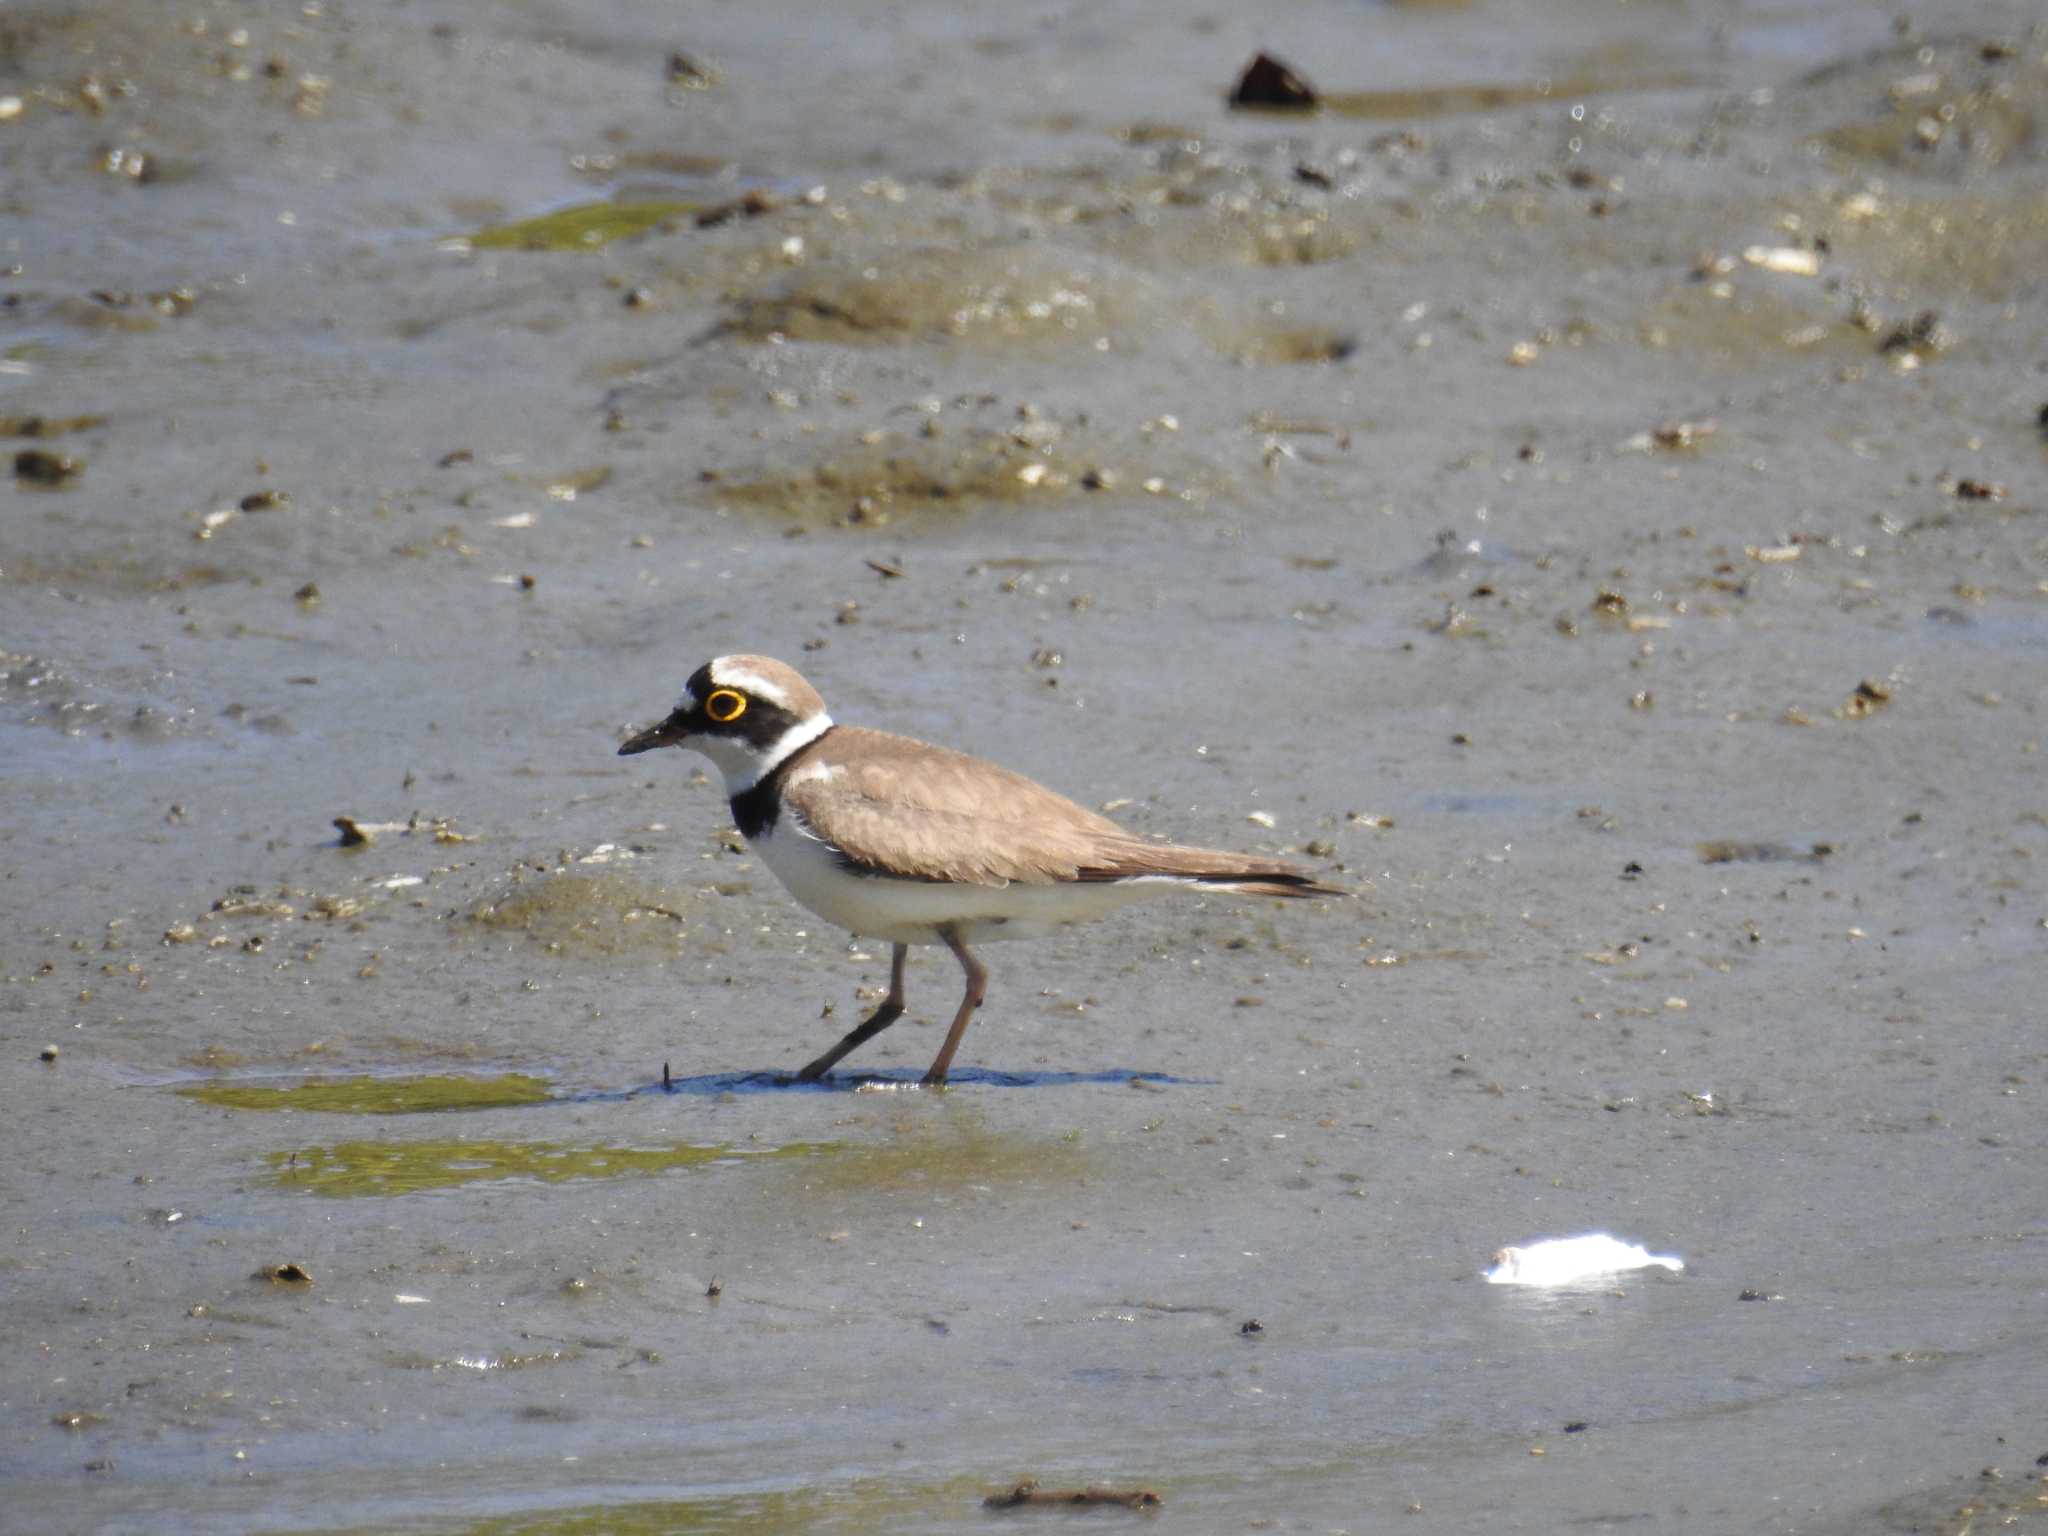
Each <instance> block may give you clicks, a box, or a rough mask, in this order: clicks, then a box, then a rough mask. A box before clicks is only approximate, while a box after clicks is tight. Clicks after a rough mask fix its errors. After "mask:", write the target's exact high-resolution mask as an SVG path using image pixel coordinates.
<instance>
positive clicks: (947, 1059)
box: [924, 923, 988, 1088]
mask: <svg viewBox="0 0 2048 1536" xmlns="http://www.w3.org/2000/svg"><path fill="white" fill-rule="evenodd" d="M939 937H940V938H942V939H944V940H945V941H946V948H948V949H950V950H951V951H953V958H954V959H955V960H958V961H959V962H960V969H961V970H963V971H965V972H966V973H967V992H966V995H964V996H963V997H962V998H961V999H960V1011H959V1012H958V1013H956V1014H954V1015H953V1027H952V1028H951V1029H949V1030H947V1031H946V1043H945V1044H944V1045H942V1046H940V1047H939V1054H938V1057H937V1059H936V1060H934V1061H933V1062H932V1066H931V1070H930V1071H929V1072H927V1073H925V1075H924V1085H925V1087H927V1088H937V1087H939V1086H941V1085H942V1084H943V1083H944V1082H945V1081H946V1069H947V1068H948V1067H950V1066H952V1065H953V1053H954V1052H955V1051H957V1050H958V1049H959V1048H960V1037H961V1036H962V1035H964V1034H966V1033H967V1021H968V1020H969V1019H971V1018H973V1017H974V1010H975V1009H977V1008H979V1007H980V1006H981V1000H982V999H983V998H984V997H986V996H987V995H988V972H987V971H986V970H984V969H983V968H982V964H981V962H980V961H979V960H977V959H975V958H974V956H973V955H972V954H971V953H970V952H969V951H968V948H967V946H966V945H965V944H963V943H961V942H960V932H959V930H958V929H956V928H955V927H954V926H953V925H952V924H951V923H946V924H943V925H941V927H940V928H939Z"/></svg>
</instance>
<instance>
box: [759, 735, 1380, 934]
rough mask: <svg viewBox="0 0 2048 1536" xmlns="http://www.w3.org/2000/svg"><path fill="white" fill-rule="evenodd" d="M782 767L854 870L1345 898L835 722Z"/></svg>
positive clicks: (1266, 863) (982, 880) (814, 821)
mask: <svg viewBox="0 0 2048 1536" xmlns="http://www.w3.org/2000/svg"><path fill="white" fill-rule="evenodd" d="M849 757H851V758H854V759H856V760H855V761H853V762H848V761H845V759H846V758H849ZM821 767H829V768H830V770H831V772H830V776H829V777H821V776H818V773H817V770H818V769H819V768H821ZM789 768H790V772H789V774H788V777H787V778H786V779H785V780H784V785H785V792H786V794H787V796H788V799H789V802H790V804H791V805H792V806H793V807H794V809H795V810H796V812H797V814H798V815H799V816H801V817H802V818H803V820H804V822H805V824H806V825H807V826H808V828H809V829H810V831H811V832H812V833H813V834H815V835H816V836H818V837H820V838H822V839H824V840H825V841H826V842H827V843H830V844H831V845H832V846H833V847H835V848H837V849H839V850H840V851H841V852H842V853H844V854H845V855H846V857H847V858H848V859H850V860H851V861H852V862H854V863H855V864H859V865H864V866H867V867H870V868H886V869H890V870H892V871H898V872H901V873H902V874H904V875H907V876H909V877H911V878H913V879H922V880H947V881H953V882H955V883H958V884H962V885H1005V884H1008V883H1009V882H1011V881H1019V882H1022V883H1024V884H1027V885H1056V884H1059V883H1061V882H1064V881H1070V880H1086V881H1098V880H1101V881H1116V880H1131V879H1137V878H1140V877H1143V876H1146V875H1164V876H1171V877H1178V878H1181V879H1186V880H1193V881H1196V882H1199V883H1201V884H1205V885H1215V886H1219V887H1223V888H1227V889H1235V890H1242V891H1245V892H1248V893H1250V894H1255V895H1264V896H1311V895H1336V894H1341V893H1340V892H1338V891H1337V890H1336V889H1335V888H1334V887H1330V886H1324V885H1319V884H1317V883H1316V882H1315V881H1314V880H1313V879H1312V878H1311V877H1310V876H1309V875H1308V874H1307V873H1306V872H1305V871H1303V870H1302V869H1300V868H1299V867H1298V866H1296V865H1293V864H1289V863H1287V862H1285V861H1284V860H1280V859H1264V858H1258V857H1256V856H1247V855H1243V854H1235V853H1225V852H1221V851H1217V850H1213V849H1208V848H1188V847H1182V846H1179V845H1177V844H1169V843H1150V842H1146V841H1145V840H1144V839H1143V838H1140V837H1134V836H1132V835H1131V834H1130V833H1129V832H1126V831H1125V830H1124V829H1123V828H1122V827H1119V826H1118V825H1117V824H1116V823H1115V822H1113V821H1111V820H1109V819H1108V818H1107V817H1103V816H1098V815H1096V814H1095V813H1094V812H1093V811H1090V810H1087V809H1085V808H1083V807H1082V806H1079V805H1076V804H1075V803H1074V802H1073V801H1071V800H1069V799H1068V798H1067V797H1066V796H1065V795H1061V794H1056V793H1054V792H1053V791H1052V790H1049V789H1047V788H1046V787H1045V786H1044V785H1043V784H1039V783H1036V782H1034V781H1033V780H1031V779H1027V778H1025V777H1024V776H1023V775H1022V774H1020V773H1012V772H1010V770H1008V769H1007V768H999V767H997V766H996V765H995V764H994V763H990V762H985V761H983V760H982V759H980V758H976V757H969V756H968V755H967V754H966V753H964V752H954V751H950V750H948V749H947V748H944V747H934V746H930V745H927V744H926V743H924V742H921V741H912V740H910V739H909V738H907V737H902V736H892V735H889V734H887V733H886V732H882V731H866V730H860V729H858V728H855V727H851V726H838V727H836V728H834V730H833V731H832V732H831V733H830V735H828V736H826V737H824V738H821V739H820V740H819V741H818V742H817V743H816V744H815V745H813V746H811V747H808V748H805V749H804V751H803V752H801V753H799V754H798V755H797V757H796V758H794V759H792V760H791V762H790V764H789Z"/></svg>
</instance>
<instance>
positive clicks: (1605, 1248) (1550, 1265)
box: [1485, 1232, 1685, 1285]
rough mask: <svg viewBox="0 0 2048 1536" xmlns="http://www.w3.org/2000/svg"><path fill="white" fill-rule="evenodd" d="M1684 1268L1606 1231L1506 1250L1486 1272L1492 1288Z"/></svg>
mask: <svg viewBox="0 0 2048 1536" xmlns="http://www.w3.org/2000/svg"><path fill="white" fill-rule="evenodd" d="M1653 1265H1654V1266H1656V1267H1658V1268H1661V1269H1683V1268H1685V1261H1684V1260H1683V1259H1680V1258H1677V1257H1674V1256H1673V1255H1671V1254H1663V1253H1652V1252H1650V1251H1649V1250H1648V1249H1647V1248H1645V1247H1643V1245H1642V1244H1640V1243H1624V1242H1623V1241H1622V1240H1621V1239H1620V1238H1618V1237H1610V1236H1609V1235H1608V1234H1607V1233H1605V1232H1588V1233H1587V1234H1585V1236H1583V1237H1553V1238H1550V1239H1548V1240H1546V1241H1544V1242H1540V1243H1531V1244H1529V1246H1528V1247H1526V1248H1503V1249H1501V1251H1500V1252H1498V1253H1496V1254H1495V1255H1494V1256H1493V1268H1491V1269H1489V1270H1487V1271H1485V1274H1486V1280H1487V1283H1488V1284H1489V1285H1573V1284H1576V1283H1577V1282H1579V1281H1581V1280H1591V1279H1595V1278H1597V1277H1599V1276H1601V1275H1613V1274H1619V1273H1621V1272H1622V1271H1623V1270H1629V1269H1648V1268H1650V1267H1652V1266H1653Z"/></svg>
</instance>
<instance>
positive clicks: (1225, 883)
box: [1188, 871, 1351, 897]
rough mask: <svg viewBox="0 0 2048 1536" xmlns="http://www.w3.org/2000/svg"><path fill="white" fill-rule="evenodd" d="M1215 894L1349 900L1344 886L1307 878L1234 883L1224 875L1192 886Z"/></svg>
mask: <svg viewBox="0 0 2048 1536" xmlns="http://www.w3.org/2000/svg"><path fill="white" fill-rule="evenodd" d="M1188 883H1189V884H1190V885H1199V886H1203V887H1205V888H1206V889H1209V890H1212V891H1234V892H1236V893H1237V894H1238V895H1240V896H1286V897H1300V896H1349V895H1350V894H1351V893H1350V892H1349V891H1347V890H1345V889H1344V887H1342V886H1341V885H1325V884H1324V883H1323V882H1322V881H1320V880H1317V879H1313V878H1312V877H1310V876H1308V875H1305V874H1297V873H1295V872H1293V871H1289V872H1288V873H1286V874H1284V875H1276V874H1262V875H1260V876H1259V877H1258V878H1257V879H1255V880H1245V879H1237V880H1232V879H1230V878H1228V877H1227V876H1224V875H1196V876H1194V877H1193V878H1192V879H1191V880H1189V882H1188Z"/></svg>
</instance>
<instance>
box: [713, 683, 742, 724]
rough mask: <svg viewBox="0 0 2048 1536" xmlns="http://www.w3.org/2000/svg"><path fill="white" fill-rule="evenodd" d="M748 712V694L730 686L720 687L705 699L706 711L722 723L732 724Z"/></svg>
mask: <svg viewBox="0 0 2048 1536" xmlns="http://www.w3.org/2000/svg"><path fill="white" fill-rule="evenodd" d="M746 712H747V696H746V695H745V694H743V693H734V692H733V691H732V690H731V689H730V688H718V689H714V690H713V691H712V694H711V697H710V698H708V699H706V700H705V701H704V713H705V714H707V715H709V716H710V717H711V718H712V719H713V720H714V721H716V722H717V723H718V724H720V725H731V724H732V723H733V721H735V720H737V719H739V717H740V716H741V715H744V714H745V713H746Z"/></svg>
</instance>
